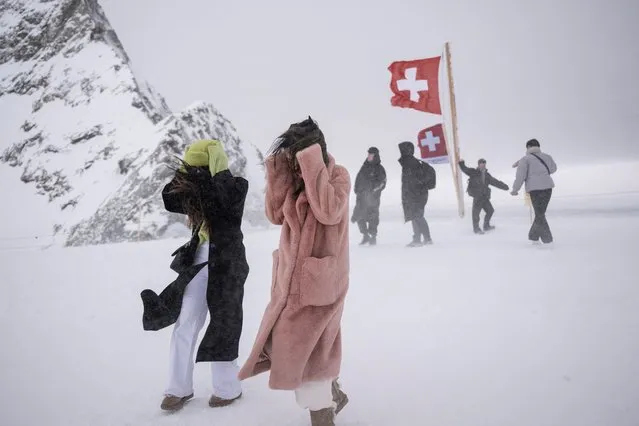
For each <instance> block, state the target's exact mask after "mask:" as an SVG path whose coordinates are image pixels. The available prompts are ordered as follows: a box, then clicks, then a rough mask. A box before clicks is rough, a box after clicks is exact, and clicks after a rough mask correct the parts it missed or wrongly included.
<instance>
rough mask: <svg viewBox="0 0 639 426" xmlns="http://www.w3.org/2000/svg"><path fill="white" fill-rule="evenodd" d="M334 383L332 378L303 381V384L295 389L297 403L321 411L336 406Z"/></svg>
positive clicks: (304, 407)
mask: <svg viewBox="0 0 639 426" xmlns="http://www.w3.org/2000/svg"><path fill="white" fill-rule="evenodd" d="M332 384H333V381H332V380H326V381H321V382H306V383H302V386H300V387H299V388H297V389H296V390H295V400H296V401H297V405H299V406H300V407H301V408H303V409H305V410H311V411H319V410H322V409H324V408H330V407H332V408H335V407H336V404H335V402H334V401H333V390H332Z"/></svg>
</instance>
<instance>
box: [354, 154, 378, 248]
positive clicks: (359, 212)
mask: <svg viewBox="0 0 639 426" xmlns="http://www.w3.org/2000/svg"><path fill="white" fill-rule="evenodd" d="M384 188H386V170H385V169H384V166H382V161H381V158H380V156H379V149H377V148H375V147H371V148H369V150H368V157H367V158H366V161H364V164H363V165H362V168H361V169H360V170H359V173H357V177H356V178H355V187H354V191H355V195H356V202H355V208H354V209H353V216H352V217H351V222H353V223H355V222H357V226H358V227H359V232H361V233H362V235H363V236H364V237H363V239H362V242H361V243H360V244H367V243H368V244H370V245H375V244H377V227H378V225H379V205H380V202H381V196H382V191H383V190H384Z"/></svg>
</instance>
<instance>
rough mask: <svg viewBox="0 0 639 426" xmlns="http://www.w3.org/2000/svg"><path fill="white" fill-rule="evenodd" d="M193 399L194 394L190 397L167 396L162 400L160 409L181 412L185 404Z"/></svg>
mask: <svg viewBox="0 0 639 426" xmlns="http://www.w3.org/2000/svg"><path fill="white" fill-rule="evenodd" d="M191 398H193V394H191V395H188V396H175V395H166V396H165V397H164V399H163V400H162V404H161V405H160V408H161V409H163V410H165V411H177V410H181V409H182V408H183V407H184V404H186V402H187V401H188V400H189V399H191Z"/></svg>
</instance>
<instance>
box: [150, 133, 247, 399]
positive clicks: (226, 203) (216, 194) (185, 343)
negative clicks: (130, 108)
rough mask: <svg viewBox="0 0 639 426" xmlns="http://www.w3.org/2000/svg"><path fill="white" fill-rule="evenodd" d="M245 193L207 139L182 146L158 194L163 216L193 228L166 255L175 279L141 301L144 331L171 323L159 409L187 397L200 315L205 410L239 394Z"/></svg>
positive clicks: (223, 157)
mask: <svg viewBox="0 0 639 426" xmlns="http://www.w3.org/2000/svg"><path fill="white" fill-rule="evenodd" d="M247 191H248V181H247V180H246V179H244V178H241V177H234V176H233V175H232V174H231V172H230V171H229V170H228V159H227V157H226V154H225V153H224V150H223V147H222V144H221V143H220V142H219V141H215V140H203V141H198V142H196V143H194V144H192V145H190V146H189V147H188V148H187V151H186V154H185V156H184V161H183V162H182V166H181V167H180V168H179V169H178V170H177V171H176V173H175V176H174V178H173V179H172V180H171V182H169V183H168V184H167V185H166V186H165V187H164V190H163V191H162V198H163V200H164V205H165V207H166V209H167V210H168V211H170V212H174V213H180V214H185V215H187V217H188V220H189V222H190V224H191V225H192V229H193V236H192V238H191V241H189V243H187V244H185V245H184V246H182V247H181V248H179V249H178V250H177V251H176V252H175V253H173V255H174V256H175V259H174V260H173V262H172V264H171V268H172V269H174V270H175V271H177V272H178V273H179V275H178V278H177V279H176V280H175V281H174V282H173V283H171V284H170V285H169V286H168V287H167V288H166V289H165V290H164V291H163V292H162V293H160V295H159V296H158V295H157V294H155V293H154V292H153V291H152V290H144V291H143V292H142V294H141V296H142V301H143V304H144V314H143V327H144V329H145V330H159V329H162V328H164V327H167V326H169V325H171V324H173V323H175V326H174V328H173V335H172V338H171V346H170V357H169V370H170V371H169V384H168V386H167V388H166V391H165V398H164V400H163V401H162V404H161V408H162V409H163V410H168V411H175V410H179V409H181V408H182V407H183V406H184V404H185V403H186V402H187V401H188V400H189V399H190V398H192V397H193V368H194V363H193V354H194V352H195V346H196V342H197V338H198V334H199V332H200V330H201V329H202V327H203V326H204V322H205V321H206V316H207V315H206V314H207V311H208V312H209V313H210V316H211V320H210V323H209V325H208V327H207V329H206V332H205V334H204V337H203V339H202V341H201V343H200V346H199V348H198V351H197V357H196V362H210V363H211V373H212V382H213V395H212V396H211V398H210V399H209V405H210V406H211V407H221V406H226V405H229V404H231V403H233V402H234V401H235V400H236V399H238V398H239V397H240V396H241V395H242V388H241V385H240V381H239V379H238V377H237V375H238V372H239V366H238V364H237V358H238V349H239V341H240V336H241V334H242V321H243V312H242V300H243V297H244V283H245V281H246V278H247V276H248V273H249V267H248V263H247V261H246V253H245V248H244V244H243V234H242V231H241V225H242V215H243V212H244V202H245V200H246V194H247Z"/></svg>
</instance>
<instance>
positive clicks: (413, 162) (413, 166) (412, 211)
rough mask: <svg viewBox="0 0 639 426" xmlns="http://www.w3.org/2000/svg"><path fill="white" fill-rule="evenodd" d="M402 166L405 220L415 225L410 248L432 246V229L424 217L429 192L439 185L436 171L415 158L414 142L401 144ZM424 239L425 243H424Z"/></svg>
mask: <svg viewBox="0 0 639 426" xmlns="http://www.w3.org/2000/svg"><path fill="white" fill-rule="evenodd" d="M399 152H400V154H401V157H400V159H399V160H398V161H399V164H401V166H402V206H403V207H404V220H405V221H406V222H412V224H413V241H412V242H411V243H410V244H408V247H421V246H423V245H427V244H432V243H433V241H432V239H431V236H430V228H429V227H428V222H426V218H425V217H424V210H425V208H426V203H428V191H429V190H430V189H434V188H435V185H436V183H437V175H436V174H435V169H434V168H433V167H432V166H431V165H430V164H428V163H424V162H423V161H421V160H418V159H417V158H415V155H414V154H415V145H413V143H412V142H402V143H400V144H399ZM422 237H423V241H422Z"/></svg>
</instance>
